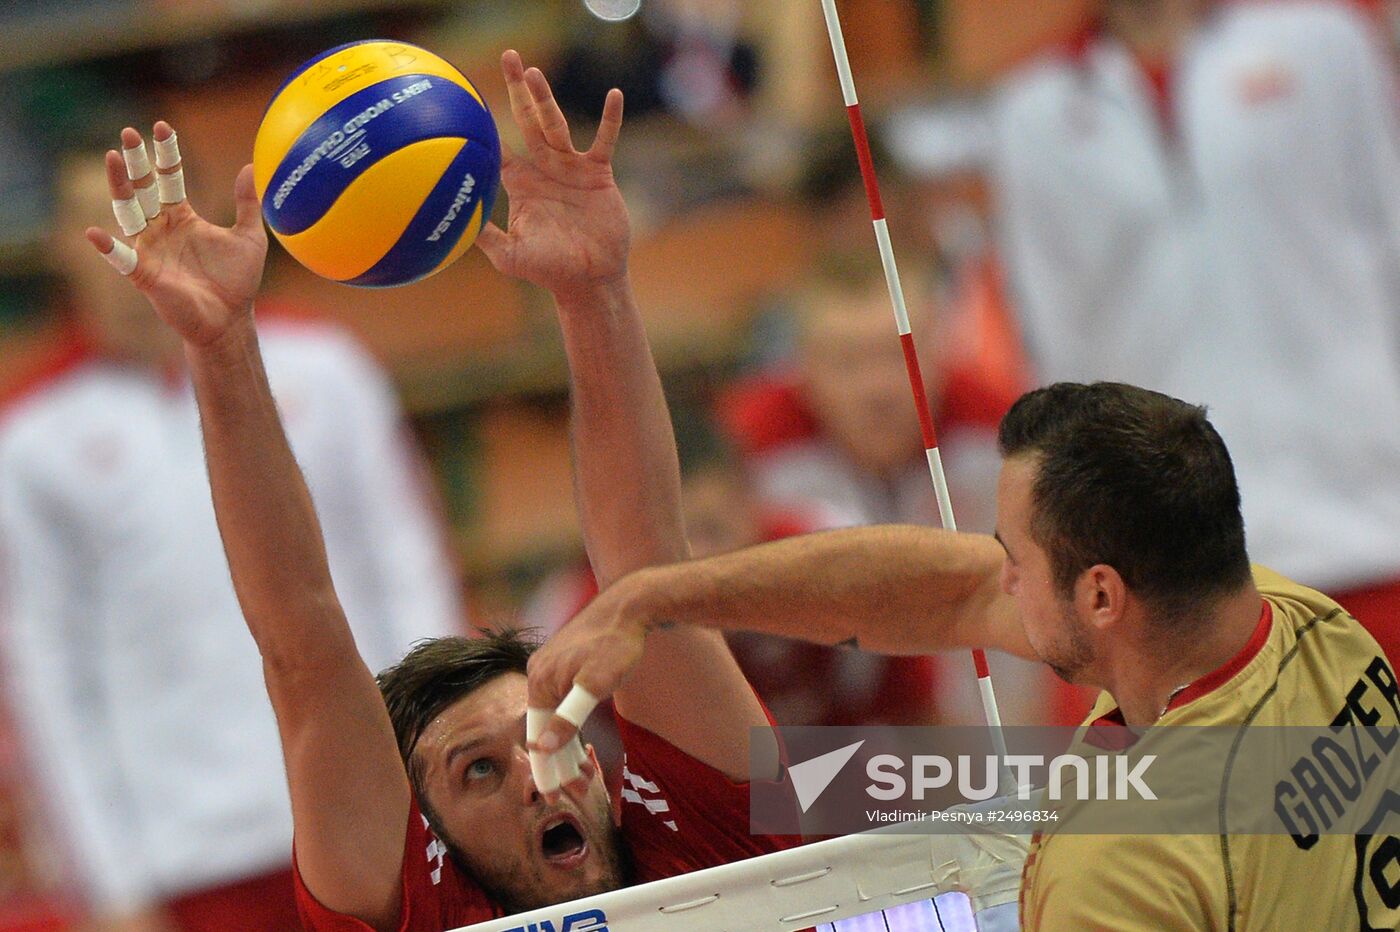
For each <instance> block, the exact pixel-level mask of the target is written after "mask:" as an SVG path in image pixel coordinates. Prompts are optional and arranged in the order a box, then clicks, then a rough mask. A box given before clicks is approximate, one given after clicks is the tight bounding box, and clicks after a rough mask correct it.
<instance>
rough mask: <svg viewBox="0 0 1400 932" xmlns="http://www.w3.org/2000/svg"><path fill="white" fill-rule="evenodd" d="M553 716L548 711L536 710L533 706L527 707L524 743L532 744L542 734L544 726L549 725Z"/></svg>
mask: <svg viewBox="0 0 1400 932" xmlns="http://www.w3.org/2000/svg"><path fill="white" fill-rule="evenodd" d="M553 715H554V713H553V712H551V711H550V710H549V709H537V708H535V707H534V706H527V707H526V709H525V743H526V744H527V745H531V744H534V743H535V742H536V741H538V740H539V739H540V735H541V734H543V733H544V726H545V725H547V724H548V723H549V720H550V718H551V717H552V716H553Z"/></svg>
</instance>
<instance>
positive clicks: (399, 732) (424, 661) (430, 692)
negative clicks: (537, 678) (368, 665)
mask: <svg viewBox="0 0 1400 932" xmlns="http://www.w3.org/2000/svg"><path fill="white" fill-rule="evenodd" d="M539 645H540V642H539V640H538V639H537V638H536V637H534V635H533V634H529V633H526V632H521V631H517V630H504V631H483V632H482V633H481V635H480V636H479V637H473V638H465V637H443V638H434V639H432V640H427V641H419V642H418V643H417V644H415V645H413V648H412V649H411V650H410V651H409V652H408V653H407V654H405V655H404V658H403V659H402V660H400V661H399V662H398V663H396V664H394V665H393V666H392V667H389V668H387V669H385V670H384V671H383V672H382V673H380V674H379V676H378V677H376V680H377V681H378V682H379V691H380V693H381V694H382V695H383V696H384V705H385V707H387V708H388V710H389V721H390V722H392V723H393V726H394V737H395V739H396V740H397V741H398V744H399V755H400V756H401V757H402V758H403V762H404V765H405V767H406V768H407V770H408V779H409V782H410V783H411V784H412V785H413V791H414V793H415V794H416V795H417V796H418V805H419V806H420V808H422V810H423V814H424V815H425V816H427V817H428V820H429V821H430V822H432V823H433V824H434V826H437V825H438V820H437V818H436V816H435V815H433V814H431V812H430V807H429V805H428V800H427V796H426V794H425V793H424V791H423V785H422V777H423V773H422V765H421V764H420V763H418V762H416V760H415V758H414V757H413V749H414V747H415V746H416V745H417V744H418V738H419V736H420V735H422V734H423V729H425V728H427V727H428V724H429V723H430V722H431V721H432V720H433V719H434V718H436V717H437V716H438V715H440V714H441V713H442V710H443V709H445V708H447V707H448V706H450V705H452V703H454V702H456V701H457V700H458V699H461V698H462V697H463V696H465V695H467V694H469V693H472V692H475V691H476V690H478V689H480V688H481V687H482V686H485V685H486V684H487V683H489V682H491V681H492V680H494V679H495V678H496V677H498V676H500V675H502V674H504V673H520V674H524V673H525V669H526V664H527V663H528V662H529V660H530V655H531V654H533V653H534V652H535V650H536V649H537V648H538V647H539Z"/></svg>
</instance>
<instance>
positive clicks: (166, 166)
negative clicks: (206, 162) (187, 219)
mask: <svg viewBox="0 0 1400 932" xmlns="http://www.w3.org/2000/svg"><path fill="white" fill-rule="evenodd" d="M154 142H155V149H156V188H157V190H159V191H160V202H161V203H162V204H178V203H180V202H181V201H183V200H184V199H185V167H184V164H183V163H182V162H181V161H180V141H179V137H177V136H176V135H175V132H174V131H173V130H172V131H171V133H170V135H169V136H167V137H166V138H165V139H157V140H154Z"/></svg>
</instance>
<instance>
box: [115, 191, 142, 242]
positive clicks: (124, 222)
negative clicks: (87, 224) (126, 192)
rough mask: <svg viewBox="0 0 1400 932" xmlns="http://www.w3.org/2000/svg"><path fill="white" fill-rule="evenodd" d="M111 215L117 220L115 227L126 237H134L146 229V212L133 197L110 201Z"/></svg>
mask: <svg viewBox="0 0 1400 932" xmlns="http://www.w3.org/2000/svg"><path fill="white" fill-rule="evenodd" d="M112 215H113V216H114V217H116V218H117V226H119V227H121V228H122V232H123V233H125V234H126V235H127V236H135V235H136V234H137V233H140V232H141V231H142V230H144V229H146V212H145V211H144V210H143V209H142V208H141V202H140V201H138V200H137V199H136V198H135V197H127V198H122V199H120V200H118V199H116V198H113V199H112Z"/></svg>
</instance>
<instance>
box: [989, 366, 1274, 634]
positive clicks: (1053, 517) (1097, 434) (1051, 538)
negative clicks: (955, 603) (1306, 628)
mask: <svg viewBox="0 0 1400 932" xmlns="http://www.w3.org/2000/svg"><path fill="white" fill-rule="evenodd" d="M997 440H998V445H999V446H1000V448H1001V454H1002V456H1004V457H1008V458H1009V457H1013V456H1022V455H1030V456H1034V457H1036V458H1037V464H1036V473H1035V480H1034V483H1033V485H1032V489H1031V512H1032V513H1031V535H1032V536H1033V537H1034V539H1035V540H1036V542H1037V543H1038V544H1039V545H1040V546H1042V547H1044V548H1045V550H1046V552H1047V553H1048V555H1049V558H1050V566H1051V571H1052V572H1053V573H1054V576H1055V584H1056V586H1057V587H1058V588H1059V589H1060V591H1061V593H1064V594H1068V593H1069V592H1070V591H1072V589H1073V587H1074V581H1075V580H1076V579H1077V578H1078V577H1079V574H1080V573H1082V572H1083V571H1084V570H1085V569H1087V568H1089V567H1090V566H1093V565H1095V564H1098V563H1104V564H1107V565H1109V566H1112V567H1113V568H1114V569H1115V570H1117V571H1118V572H1119V573H1120V574H1121V575H1122V577H1123V580H1124V582H1126V583H1127V584H1128V585H1129V586H1130V587H1132V588H1133V589H1134V590H1135V591H1137V592H1138V593H1139V594H1141V595H1142V596H1143V597H1145V598H1147V599H1149V600H1151V601H1152V602H1153V603H1154V605H1155V607H1156V608H1157V610H1158V614H1159V615H1160V616H1161V617H1162V619H1163V620H1164V621H1172V622H1174V621H1179V620H1184V619H1185V618H1187V617H1189V616H1190V614H1191V613H1192V612H1193V611H1195V612H1199V611H1200V608H1201V606H1202V603H1204V602H1208V601H1210V600H1212V599H1213V598H1215V597H1217V596H1220V595H1222V594H1224V593H1226V592H1228V591H1229V590H1231V589H1233V588H1235V587H1238V586H1240V585H1242V584H1244V583H1245V581H1247V580H1248V578H1249V574H1250V569H1249V557H1248V555H1247V553H1246V551H1245V540H1244V519H1243V517H1242V516H1241V514H1240V493H1239V486H1238V485H1237V484H1236V482H1235V471H1234V467H1233V465H1232V464H1231V462H1230V454H1229V451H1227V450H1226V449H1225V442H1224V441H1223V440H1221V439H1220V434H1218V433H1217V432H1216V430H1215V428H1214V427H1212V426H1211V424H1210V422H1209V421H1208V420H1206V411H1205V408H1203V407H1199V406H1197V405H1190V404H1187V403H1186V402H1183V401H1179V400H1177V399H1175V398H1172V397H1170V396H1168V395H1163V394H1161V393H1159V392H1154V391H1148V390H1147V389H1144V388H1137V387H1135V386H1132V385H1123V384H1120V383H1116V382H1095V383H1094V384H1092V385H1080V384H1075V383H1070V382H1060V383H1058V384H1055V385H1051V386H1048V387H1046V388H1040V389H1036V390H1035V391H1032V392H1028V393H1027V394H1025V395H1023V396H1022V397H1021V398H1020V399H1019V400H1018V401H1017V402H1016V403H1015V404H1014V405H1012V407H1011V410H1010V411H1008V412H1007V414H1006V417H1005V418H1003V419H1002V422H1001V429H1000V432H999V435H998V438H997Z"/></svg>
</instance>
